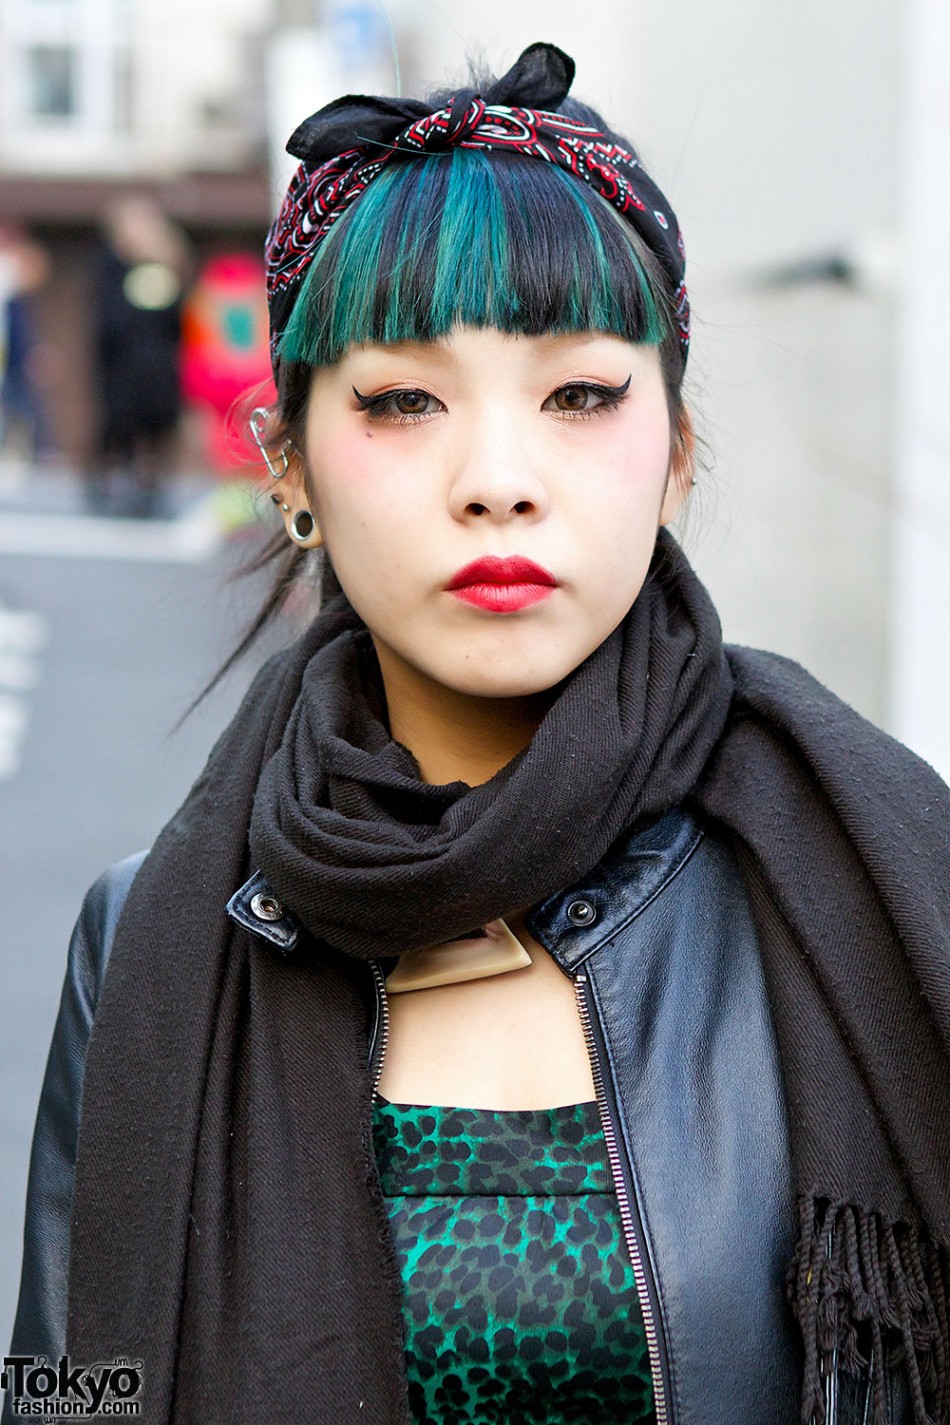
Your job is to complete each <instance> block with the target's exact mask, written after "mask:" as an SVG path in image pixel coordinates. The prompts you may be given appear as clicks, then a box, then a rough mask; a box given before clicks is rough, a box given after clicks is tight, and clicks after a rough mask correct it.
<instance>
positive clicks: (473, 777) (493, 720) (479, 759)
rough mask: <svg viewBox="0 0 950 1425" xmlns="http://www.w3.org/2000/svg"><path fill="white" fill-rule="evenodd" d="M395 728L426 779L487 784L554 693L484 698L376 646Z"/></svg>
mask: <svg viewBox="0 0 950 1425" xmlns="http://www.w3.org/2000/svg"><path fill="white" fill-rule="evenodd" d="M376 653H377V656H378V658H379V666H380V670H381V672H382V675H383V687H384V689H385V692H386V706H387V710H388V714H389V730H390V732H391V733H392V736H393V738H394V739H395V740H396V741H397V742H401V743H402V745H403V746H404V747H408V749H409V751H410V752H411V753H412V755H413V756H414V757H415V759H416V761H417V763H418V764H419V775H420V776H421V778H422V780H423V781H424V782H430V783H432V784H433V785H438V786H441V785H443V784H444V783H446V782H466V783H468V785H469V786H470V787H478V786H481V784H482V783H483V782H487V781H488V780H489V779H490V778H491V777H493V776H494V775H495V773H496V772H498V771H499V770H500V769H501V768H502V767H504V766H505V765H506V763H508V762H510V761H511V759H512V758H513V757H516V756H517V755H518V753H519V752H523V751H524V749H525V748H526V747H527V745H528V743H529V742H530V741H531V739H532V737H533V736H534V734H535V732H536V731H537V729H538V726H539V724H540V722H541V719H542V718H543V717H544V714H545V713H546V712H547V710H548V708H549V707H550V704H551V700H552V696H553V694H552V693H550V692H545V693H538V694H536V695H534V696H532V697H524V698H479V697H474V696H471V695H469V694H467V693H458V692H455V691H454V690H453V689H451V688H446V687H444V686H443V685H442V684H441V683H437V682H435V681H434V680H433V679H432V678H430V677H428V675H427V674H425V673H422V672H420V670H419V669H418V668H414V667H412V666H411V665H410V664H408V663H406V662H404V661H403V659H401V658H400V657H399V656H398V654H395V653H393V651H392V650H391V649H389V648H387V647H386V646H385V645H379V644H377V646H376Z"/></svg>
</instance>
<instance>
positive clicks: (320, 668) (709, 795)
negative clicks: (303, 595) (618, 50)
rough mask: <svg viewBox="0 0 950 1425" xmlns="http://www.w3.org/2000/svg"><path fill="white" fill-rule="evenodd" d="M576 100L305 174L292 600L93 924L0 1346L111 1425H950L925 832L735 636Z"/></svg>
mask: <svg viewBox="0 0 950 1425" xmlns="http://www.w3.org/2000/svg"><path fill="white" fill-rule="evenodd" d="M572 75H573V64H572V63H571V61H570V60H569V59H568V58H567V56H565V55H564V54H562V53H561V52H560V51H559V50H556V49H555V48H553V47H552V46H549V45H534V46H532V47H531V48H530V49H529V50H527V51H526V52H525V53H524V54H523V55H522V56H521V58H520V59H519V61H518V62H517V64H516V65H515V66H514V67H513V69H512V70H511V71H510V72H509V73H508V74H506V75H505V76H504V77H503V78H502V79H500V80H497V81H495V82H493V83H492V84H491V85H490V86H488V87H486V88H484V89H483V91H482V92H481V93H480V94H476V93H475V92H473V91H467V92H464V93H456V94H454V95H451V96H444V97H442V98H435V99H433V100H432V101H431V102H428V103H414V102H406V101H402V100H391V99H369V98H367V99H354V98H348V99H344V100H340V101H338V102H337V103H336V104H333V105H330V106H329V108H328V109H325V110H323V111H321V112H320V113H319V114H317V115H314V116H313V118H311V119H309V120H308V121H307V122H306V123H304V124H303V125H302V126H301V128H300V129H298V131H297V132H296V133H295V134H294V136H293V138H292V139H291V141H290V144H289V148H290V151H291V152H292V153H294V154H295V155H297V156H298V157H299V158H300V159H301V160H302V162H301V166H300V169H299V170H298V173H297V176H296V177H295V179H294V181H293V183H292V184H291V186H290V189H289V191H288V194H287V196H286V199H285V201H284V205H283V207H282V209H281V212H280V214H279V216H278V218H277V220H276V222H275V224H274V227H273V229H272V231H271V234H270V238H269V244H268V264H269V296H270V303H271V315H272V329H273V351H274V359H275V371H276V375H277V383H278V390H279V393H280V398H279V403H278V407H277V409H276V410H275V411H272V412H256V413H255V415H254V417H253V419H252V431H253V433H254V435H255V438H256V439H257V440H258V442H259V444H260V447H261V451H262V454H263V456H264V459H265V461H266V466H267V470H268V472H269V473H268V477H267V478H268V481H269V486H270V494H271V497H272V499H273V500H274V502H275V504H276V505H277V506H278V508H279V512H280V515H281V517H282V519H283V522H284V525H285V528H286V535H287V536H289V539H290V549H291V560H290V564H289V566H288V567H287V568H284V569H283V570H282V571H281V574H280V579H279V582H278V586H277V591H276V593H275V600H274V603H273V605H272V606H274V607H276V605H277V604H278V603H279V601H280V599H281V597H282V596H283V594H284V593H285V592H286V591H287V589H288V588H289V587H291V585H292V584H293V582H294V581H295V579H296V576H297V574H298V573H303V572H305V571H306V568H307V566H308V565H309V564H310V563H311V562H312V561H313V559H314V558H322V559H323V561H324V562H323V586H324V587H323V594H324V597H323V603H322V607H321V609H320V611H319V613H317V614H316V615H315V617H314V619H313V622H312V624H311V626H310V627H309V628H308V630H307V631H306V632H305V633H304V635H303V636H302V638H301V639H300V640H299V641H298V642H297V643H296V644H295V645H294V646H293V647H291V648H289V649H287V650H286V651H285V652H283V653H281V654H279V655H278V656H277V657H275V658H274V659H272V660H271V661H270V662H269V663H268V664H267V665H266V666H265V667H264V669H263V670H262V672H261V673H260V674H259V675H258V677H257V678H256V680H255V682H254V684H253V686H252V688H251V691H250V692H249V694H248V696H247V698H246V700H245V702H244V704H243V706H242V708H241V710H240V712H239V713H238V715H237V717H236V719H235V721H234V722H233V724H232V725H231V727H230V728H229V729H228V730H227V732H226V733H225V734H224V736H223V737H222V739H221V741H220V742H219V744H218V746H217V747H216V749H215V751H214V752H213V753H212V756H211V758H210V761H209V763H208V766H207V768H206V770H205V772H204V773H203V775H202V776H201V778H200V779H199V781H198V782H197V784H196V786H195V787H194V789H193V791H192V792H191V794H190V795H189V797H188V799H187V801H186V802H185V804H184V806H183V807H182V809H181V811H180V812H179V813H178V814H177V815H176V817H175V818H174V819H173V820H172V822H171V823H170V824H169V826H168V827H167V828H166V829H165V831H164V832H163V833H162V835H161V836H160V837H159V839H158V841H157V842H156V844H155V846H154V848H153V850H152V851H151V853H150V854H149V856H148V857H147V858H146V859H145V860H144V863H141V862H140V861H136V862H133V863H127V864H126V865H124V866H122V867H119V868H117V869H115V870H113V871H112V872H111V873H109V874H108V875H107V877H105V878H104V880H103V881H101V882H100V883H99V884H98V885H97V887H95V888H94V889H93V891H92V892H91V893H90V897H89V899H88V900H87V903H86V906H85V909H84V912H83V916H82V918H81V920H80V924H79V927H78V929H77V933H76V938H75V940H74V943H73V949H72V958H71V961H70V970H69V979H68V982H67V990H66V994H65V997H64V1003H63V1009H62V1017H61V1020H60V1023H59V1025H58V1027H57V1030H56V1037H55V1040H54V1045H53V1050H52V1056H51V1061H50V1069H49V1075H48V1079H47V1084H46V1087H45V1089H44V1098H43V1103H42V1105H41V1110H40V1118H39V1123H38V1127H37V1139H36V1148H35V1156H34V1165H33V1176H32V1182H31V1189H30V1201H29V1206H28V1222H27V1253H26V1264H25V1268H24V1285H23V1293H22V1297H21V1304H20V1312H19V1315H18V1320H17V1327H16V1341H15V1344H16V1348H17V1350H18V1351H19V1352H21V1353H38V1352H40V1351H43V1352H45V1353H46V1354H47V1356H49V1357H50V1358H51V1359H55V1358H56V1357H57V1356H58V1354H59V1353H60V1352H61V1351H62V1350H63V1347H64V1344H65V1347H66V1348H68V1351H69V1354H70V1361H71V1362H72V1363H74V1364H75V1363H77V1362H78V1363H83V1364H87V1363H91V1362H102V1361H109V1360H115V1359H117V1358H120V1357H122V1358H128V1359H131V1360H135V1361H138V1362H141V1371H142V1380H143V1387H142V1396H141V1402H142V1413H141V1418H142V1419H144V1420H148V1421H153V1422H164V1421H174V1422H176V1425H178V1422H186V1421H188V1422H191V1421H195V1422H198V1421H200V1422H202V1425H205V1422H213V1421H228V1422H248V1425H250V1422H252V1421H253V1422H259V1421H262V1420H275V1421H290V1420H298V1419H304V1420H312V1421H319V1422H321V1425H343V1422H357V1421H365V1422H371V1425H390V1423H391V1422H392V1423H393V1425H395V1422H409V1421H413V1422H439V1425H461V1422H465V1425H488V1422H507V1423H508V1425H514V1422H518V1425H528V1422H531V1425H535V1422H537V1425H542V1422H543V1425H555V1422H568V1421H570V1422H581V1421H583V1422H585V1425H588V1423H589V1425H606V1422H620V1421H623V1422H626V1425H631V1422H657V1425H666V1423H667V1422H676V1425H699V1422H703V1423H704V1425H713V1423H714V1422H725V1421H729V1422H730V1425H764V1423H765V1422H768V1423H769V1425H786V1422H787V1425H792V1422H795V1421H798V1420H801V1421H803V1422H806V1423H807V1422H809V1421H813V1420H814V1421H817V1422H824V1421H830V1420H836V1421H838V1422H845V1421H847V1422H856V1423H857V1422H862V1421H874V1422H877V1425H883V1422H887V1425H906V1422H910V1421H914V1422H916V1425H924V1422H927V1421H947V1420H948V1419H950V1363H948V1356H950V1336H948V1306H947V1302H948V1282H950V1269H948V1256H947V1250H948V1245H950V1171H948V1161H947V1146H946V1145H947V1143H948V1142H950V1092H948V1090H950V955H948V946H950V915H948V910H950V906H948V896H947V848H948V832H947V828H948V815H947V813H948V794H947V791H946V789H945V788H944V787H943V785H942V784H941V783H940V782H939V781H938V779H937V778H936V777H935V776H934V774H933V773H932V772H931V771H930V770H929V769H928V768H927V767H925V766H924V765H923V764H921V763H920V762H919V761H917V760H916V759H915V758H914V757H912V756H911V755H910V754H909V753H907V752H906V751H904V750H903V749H901V748H900V747H899V746H897V745H896V744H894V743H893V742H891V741H890V740H889V739H888V738H886V737H884V736H883V735H882V734H881V733H879V732H877V731H876V730H874V729H873V728H872V727H870V726H869V725H868V724H867V723H865V722H863V721H862V720H861V719H860V718H859V717H858V716H857V715H856V714H854V713H853V712H851V711H850V710H849V709H848V708H846V707H845V706H843V705H842V704H841V703H840V702H838V700H837V699H835V698H834V697H833V696H832V695H831V694H830V693H828V692H827V691H826V690H824V689H823V688H821V687H820V686H818V685H817V684H816V683H815V682H814V681H813V680H812V679H810V678H809V677H808V675H807V674H805V673H804V672H802V671H801V670H800V669H799V668H797V667H796V666H795V665H793V664H791V663H789V662H788V661H786V660H784V659H780V658H776V657H772V656H769V655H766V654H759V653H753V652H750V651H748V650H738V649H724V648H723V645H722V641H721V634H720V629H719V625H718V621H717V618H716V615H715V612H714V610H713V608H712V607H711V605H710V603H709V599H708V597H707V595H706V593H705V591H704V590H703V588H702V587H701V586H700V584H699V583H698V581H697V580H696V578H695V576H694V575H693V574H692V572H691V570H690V568H689V566H688V564H687V562H686V560H685V559H684V557H683V555H682V553H681V552H680V550H679V549H678V547H677V545H676V544H675V542H674V541H673V539H672V538H671V537H670V536H669V534H668V533H667V532H666V528H665V527H666V525H667V524H668V523H669V521H670V520H671V519H672V518H673V516H674V515H675V514H676V513H677V511H678V510H679V509H680V508H681V507H682V504H683V502H684V500H685V499H686V498H687V497H688V495H689V490H690V485H691V481H692V473H691V471H692V463H691V456H692V438H691V431H690V424H689V419H688V415H687V412H686V410H685V408H684V405H683V401H682V396H681V383H682V377H683V370H684V365H685V361H686V352H687V343H688V337H689V321H688V305H687V302H686V293H685V287H684V286H683V253H682V246H681V242H680V238H679V232H678V227H677V223H676V219H675V217H674V215H673V213H672V211H671V209H670V206H669V204H668V203H667V202H666V200H665V198H664V197H663V195H662V194H661V193H660V191H659V190H658V189H657V188H656V186H655V185H654V184H653V183H652V182H651V180H650V179H649V178H648V177H647V175H646V174H645V173H644V171H643V169H642V168H641V166H640V165H639V163H638V161H637V159H636V157H635V155H634V153H633V150H632V149H631V148H630V146H629V144H627V143H626V142H625V141H624V140H622V139H620V138H619V137H618V136H617V135H616V134H614V133H612V132H611V131H610V130H609V129H607V128H606V126H605V125H604V123H603V121H602V120H601V119H600V118H599V116H597V115H596V114H594V113H593V112H592V111H590V110H588V109H585V108H583V107H581V106H580V105H578V104H576V103H574V102H572V101H570V100H568V99H567V93H568V90H569V87H570V83H571V78H572ZM320 547H322V551H323V552H322V554H320V555H314V554H313V553H312V551H313V550H315V549H318V548H320ZM80 1092H81V1098H82V1111H81V1118H80V1114H79V1100H80ZM77 1143H78V1155H77ZM8 1410H9V1401H8ZM8 1418H13V1417H12V1416H8Z"/></svg>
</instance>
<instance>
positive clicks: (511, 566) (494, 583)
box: [446, 554, 557, 614]
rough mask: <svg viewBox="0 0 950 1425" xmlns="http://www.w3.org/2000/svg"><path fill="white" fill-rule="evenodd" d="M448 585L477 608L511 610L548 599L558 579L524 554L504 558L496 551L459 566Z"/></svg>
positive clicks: (453, 591)
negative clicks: (460, 567)
mask: <svg viewBox="0 0 950 1425" xmlns="http://www.w3.org/2000/svg"><path fill="white" fill-rule="evenodd" d="M446 587H447V589H448V590H449V592H450V593H453V594H454V595H455V596H456V598H458V599H464V601H465V602H466V603H467V604H474V605H475V607H476V608H478V609H487V610H488V612H489V613H495V614H511V613H516V612H517V611H518V609H526V608H527V607H528V605H529V604H536V603H539V602H540V600H541V599H546V598H547V597H548V595H549V594H551V593H552V592H553V591H554V589H556V588H557V580H556V579H555V577H554V575H553V574H552V573H551V572H550V571H549V570H548V569H542V568H541V565H540V564H535V563H534V562H533V561H532V560H530V559H525V558H524V557H523V555H520V554H512V555H510V556H509V557H508V558H507V559H502V558H500V557H499V556H498V555H497V554H487V555H485V556H484V558H482V559H474V560H473V561H472V563H471V564H466V565H465V567H464V568H463V569H459V570H458V571H457V572H456V573H455V574H453V575H452V578H451V579H450V580H449V582H448V584H447V585H446Z"/></svg>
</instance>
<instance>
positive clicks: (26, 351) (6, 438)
mask: <svg viewBox="0 0 950 1425" xmlns="http://www.w3.org/2000/svg"><path fill="white" fill-rule="evenodd" d="M48 277H49V257H48V256H47V254H46V251H45V249H44V248H43V247H42V246H41V245H40V244H39V243H37V242H35V241H33V240H32V239H30V238H29V237H28V236H27V235H26V234H25V233H24V232H23V231H22V230H21V229H19V228H15V227H7V228H0V446H2V448H3V450H4V452H5V453H15V454H16V455H17V456H18V458H20V459H22V460H26V461H36V460H43V459H47V458H49V456H50V455H51V454H52V452H53V449H54V442H53V439H52V434H51V431H50V425H49V419H48V415H47V408H46V401H45V397H44V393H43V389H42V383H41V380H40V372H39V366H40V358H41V351H42V344H41V341H40V337H39V332H38V327H37V320H36V298H37V294H38V293H39V292H40V291H41V290H42V288H43V287H44V286H45V284H46V281H47V279H48Z"/></svg>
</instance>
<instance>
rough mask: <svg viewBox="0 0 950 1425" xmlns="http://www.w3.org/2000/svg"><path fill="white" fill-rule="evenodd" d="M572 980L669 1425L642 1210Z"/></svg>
mask: <svg viewBox="0 0 950 1425" xmlns="http://www.w3.org/2000/svg"><path fill="white" fill-rule="evenodd" d="M573 980H574V994H575V997H576V999H577V1009H578V1013H579V1015H580V1020H581V1027H582V1029H583V1031H584V1039H585V1042H586V1044H587V1052H588V1054H589V1056H590V1066H591V1073H592V1076H593V1080H594V1092H595V1094H596V1095H597V1106H598V1108H599V1110H600V1121H601V1125H602V1127H603V1133H604V1142H605V1143H606V1146H607V1157H608V1159H609V1161H610V1171H611V1173H612V1174H613V1180H614V1189H615V1191H616V1194H617V1203H618V1206H619V1208H620V1220H621V1222H622V1223H623V1233H624V1238H625V1240H626V1243H627V1251H628V1252H629V1254H630V1264H631V1266H632V1267H633V1275H634V1278H635V1280H636V1284H637V1295H638V1296H639V1298H640V1314H641V1316H642V1318H643V1330H644V1333H645V1335H646V1338H647V1352H648V1354H649V1357H650V1375H651V1377H652V1380H653V1404H654V1409H655V1411H656V1425H670V1422H671V1412H670V1404H669V1400H670V1395H669V1389H668V1385H667V1375H666V1370H665V1369H664V1352H663V1347H662V1344H661V1342H660V1335H659V1330H658V1321H657V1311H656V1309H655V1307H654V1304H653V1298H652V1297H651V1294H650V1289H649V1285H648V1281H647V1266H646V1262H645V1261H644V1254H643V1251H642V1249H641V1246H640V1237H639V1236H638V1234H637V1223H636V1221H635V1214H636V1217H637V1218H639V1213H638V1212H637V1209H636V1205H635V1203H634V1202H633V1201H632V1200H631V1196H630V1193H629V1192H628V1190H627V1182H626V1178H625V1176H624V1172H623V1166H622V1163H621V1160H620V1149H619V1147H618V1145H617V1134H616V1131H615V1129H614V1125H613V1122H612V1120H611V1117H610V1106H609V1104H608V1102H607V1092H606V1087H605V1084H604V1076H603V1073H602V1070H601V1064H600V1055H599V1052H598V1048H597V1041H596V1038H595V1036H594V1028H593V1024H592V1022H591V1013H590V1008H589V1006H588V1001H587V984H588V979H587V976H586V975H585V974H584V973H583V971H581V972H580V973H579V974H576V975H574V977H573ZM641 1232H642V1227H641Z"/></svg>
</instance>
